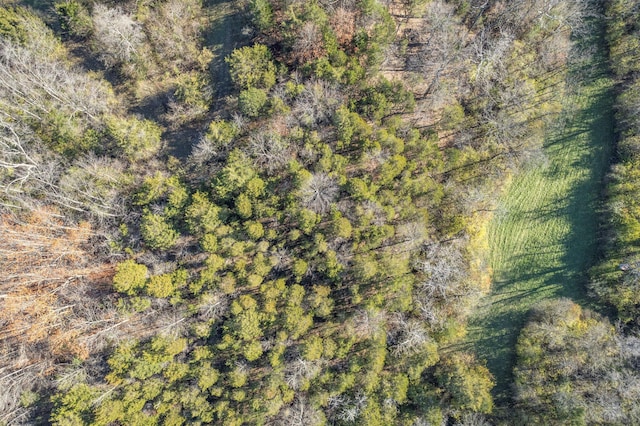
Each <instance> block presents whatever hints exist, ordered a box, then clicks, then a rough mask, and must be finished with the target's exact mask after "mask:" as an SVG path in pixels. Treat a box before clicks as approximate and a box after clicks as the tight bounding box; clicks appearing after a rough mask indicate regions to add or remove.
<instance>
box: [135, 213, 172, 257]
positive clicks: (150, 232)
mask: <svg viewBox="0 0 640 426" xmlns="http://www.w3.org/2000/svg"><path fill="white" fill-rule="evenodd" d="M140 232H141V233H142V238H143V240H144V242H145V244H146V245H147V246H148V247H149V248H150V249H152V250H167V249H170V248H171V247H173V245H174V244H175V243H176V242H177V241H178V237H179V236H180V234H178V231H176V230H175V229H173V227H172V226H171V225H170V224H169V223H167V221H166V220H165V218H164V217H162V216H160V215H157V214H153V213H149V212H147V213H145V214H144V215H143V216H142V223H141V225H140Z"/></svg>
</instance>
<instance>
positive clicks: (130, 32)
mask: <svg viewBox="0 0 640 426" xmlns="http://www.w3.org/2000/svg"><path fill="white" fill-rule="evenodd" d="M93 28H94V39H95V43H96V50H97V52H98V56H99V57H100V60H101V61H102V62H103V63H104V64H105V65H106V66H107V67H114V66H117V65H121V64H124V63H129V62H132V61H133V60H134V59H135V58H136V55H137V53H138V50H139V49H140V48H141V47H142V44H143V42H144V32H143V31H142V26H141V25H140V23H138V22H136V21H134V20H133V19H132V18H131V17H130V16H129V15H127V14H126V13H124V12H123V11H122V9H120V8H109V7H107V6H104V5H103V4H101V3H98V4H96V5H95V7H94V8H93Z"/></svg>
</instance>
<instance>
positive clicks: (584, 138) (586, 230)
mask: <svg viewBox="0 0 640 426" xmlns="http://www.w3.org/2000/svg"><path fill="white" fill-rule="evenodd" d="M594 28H595V27H594ZM578 44H587V45H588V44H592V45H597V46H600V49H603V48H604V46H605V44H604V41H603V39H602V27H598V28H596V30H594V31H593V33H592V35H591V37H590V38H585V39H584V40H582V41H580V42H578ZM569 74H570V75H569V79H573V80H574V81H575V82H576V84H575V85H574V86H573V87H571V90H572V91H573V92H574V93H570V94H569V97H568V98H567V100H568V104H567V105H566V109H565V113H564V116H562V117H560V118H559V120H560V121H562V125H559V126H557V127H556V128H553V129H550V131H549V134H548V139H547V143H545V144H544V148H545V150H546V152H547V154H548V156H549V164H548V167H546V168H545V169H544V170H541V169H537V173H540V174H539V175H537V176H539V177H540V179H541V181H542V182H540V185H545V183H547V184H550V183H552V182H557V181H558V180H563V181H564V182H566V187H565V186H563V185H564V184H560V185H559V186H558V187H557V190H558V191H559V192H562V191H566V192H564V193H561V194H559V195H558V196H555V195H554V194H553V193H548V192H547V193H546V194H545V197H543V198H544V200H542V201H543V203H542V205H541V206H540V207H538V206H535V204H534V205H532V206H528V205H525V206H523V205H522V204H526V201H525V203H522V202H521V201H519V202H518V203H517V205H516V206H515V207H514V210H517V211H510V212H508V213H507V215H508V217H507V218H501V219H500V220H506V221H508V222H509V225H504V224H503V225H501V226H504V227H505V228H504V229H527V233H525V234H524V235H525V237H522V236H521V235H519V236H517V235H515V234H514V235H511V234H508V233H507V238H526V241H525V242H524V245H523V247H520V248H519V249H517V250H512V251H511V252H505V253H501V254H500V256H501V257H500V261H499V265H500V269H499V270H497V271H496V275H495V276H494V283H493V290H492V293H493V294H492V296H491V297H490V298H488V299H485V301H484V303H487V304H486V305H484V306H483V311H484V312H487V314H484V315H482V316H480V317H476V318H472V320H471V321H470V324H469V329H470V335H471V336H473V338H474V339H475V340H473V341H472V342H471V343H470V346H472V347H473V348H474V349H475V351H476V353H477V355H478V356H479V357H480V358H482V359H484V360H485V361H486V363H487V367H488V368H489V370H490V371H491V372H492V373H493V375H494V377H495V378H496V381H497V384H496V387H495V389H494V398H495V402H496V405H497V406H498V408H500V407H503V408H504V407H509V406H512V403H513V400H512V397H513V367H514V365H515V363H516V356H517V354H516V346H517V340H518V336H519V333H520V330H521V329H522V328H523V327H524V325H525V324H526V322H527V319H528V312H529V310H530V308H531V307H532V306H533V305H535V304H537V303H539V302H540V301H541V300H545V299H551V298H557V297H569V298H571V299H573V300H574V301H575V302H577V303H580V304H581V305H583V306H586V307H592V306H590V301H589V299H588V297H587V291H586V285H587V279H588V275H587V271H588V269H589V268H590V266H591V265H592V264H593V262H594V261H595V259H596V258H597V255H598V225H599V216H598V212H599V211H600V210H601V202H600V199H601V194H602V192H603V189H604V180H605V176H606V172H607V169H608V164H609V160H610V156H611V151H612V149H611V143H612V142H613V140H614V138H613V112H612V98H613V97H612V96H611V84H610V82H608V79H607V78H606V77H607V76H608V75H609V74H608V68H607V62H606V60H605V59H604V58H603V57H602V56H601V55H598V54H594V55H593V56H592V57H591V59H590V60H589V61H581V62H579V63H575V64H572V66H571V69H570V71H569ZM533 176H534V177H530V178H532V179H536V177H535V176H536V175H535V174H534V175H533ZM541 190H542V191H550V190H556V189H552V188H541ZM547 223H548V224H550V225H552V224H554V223H555V224H557V226H556V227H554V226H547ZM509 227H510V228H509ZM531 227H534V228H531ZM536 231H540V232H541V233H542V234H536ZM506 232H511V231H508V230H507V231H506ZM554 233H556V234H555V235H554ZM558 233H559V234H558ZM545 241H549V242H550V243H549V244H545V243H544V242H545ZM481 303H482V302H481Z"/></svg>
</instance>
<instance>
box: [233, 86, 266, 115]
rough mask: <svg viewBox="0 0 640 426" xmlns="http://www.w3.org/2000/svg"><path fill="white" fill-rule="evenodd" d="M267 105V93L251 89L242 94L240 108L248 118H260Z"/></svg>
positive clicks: (254, 88) (239, 99) (239, 102)
mask: <svg viewBox="0 0 640 426" xmlns="http://www.w3.org/2000/svg"><path fill="white" fill-rule="evenodd" d="M266 104H267V92H266V91H264V90H263V89H258V88H256V87H249V88H248V89H246V90H243V91H241V92H240V95H239V97H238V108H239V109H240V112H242V113H243V114H244V115H246V116H247V117H252V118H253V117H257V116H259V115H260V114H261V113H262V112H263V111H264V108H265V105H266Z"/></svg>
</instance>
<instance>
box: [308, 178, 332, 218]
mask: <svg viewBox="0 0 640 426" xmlns="http://www.w3.org/2000/svg"><path fill="white" fill-rule="evenodd" d="M337 195H338V185H337V183H336V181H335V179H334V178H332V177H330V176H329V175H327V174H326V173H315V174H312V175H311V177H309V178H308V179H307V180H306V181H305V182H304V183H303V184H302V186H301V188H300V198H301V201H302V205H303V206H304V207H305V208H308V209H310V210H312V211H314V212H316V213H318V214H324V213H326V212H328V211H329V207H330V206H331V203H333V202H334V200H335V199H336V197H337Z"/></svg>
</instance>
